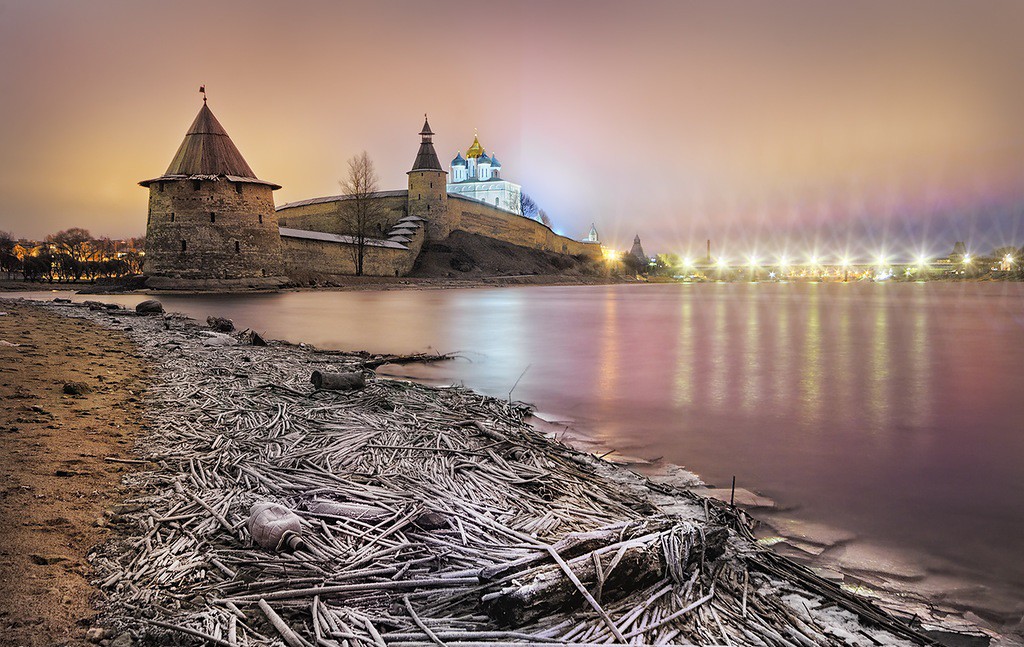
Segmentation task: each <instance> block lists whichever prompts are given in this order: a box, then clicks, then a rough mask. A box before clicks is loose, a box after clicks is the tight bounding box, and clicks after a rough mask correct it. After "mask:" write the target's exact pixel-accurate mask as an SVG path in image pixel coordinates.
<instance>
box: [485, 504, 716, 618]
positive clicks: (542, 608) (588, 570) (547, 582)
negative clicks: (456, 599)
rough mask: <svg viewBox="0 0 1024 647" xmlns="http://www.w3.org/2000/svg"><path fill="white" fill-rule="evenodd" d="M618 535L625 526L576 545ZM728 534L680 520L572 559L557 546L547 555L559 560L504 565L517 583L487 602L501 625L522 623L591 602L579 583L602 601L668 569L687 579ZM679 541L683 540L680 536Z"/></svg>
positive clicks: (505, 573)
mask: <svg viewBox="0 0 1024 647" xmlns="http://www.w3.org/2000/svg"><path fill="white" fill-rule="evenodd" d="M660 525H665V524H664V522H663V523H662V524H660ZM673 534H678V535H682V538H683V541H682V542H681V544H682V546H683V548H684V550H683V551H682V553H681V554H680V553H679V551H674V550H673V549H672V548H670V547H671V546H672V545H673V543H672V542H671V541H667V539H668V538H669V537H671V536H673ZM617 536H621V531H620V532H615V531H611V532H597V533H587V536H586V537H585V538H584V537H578V541H577V542H576V543H573V547H574V548H576V549H579V548H582V547H585V546H586V547H589V546H591V545H593V544H594V543H595V542H600V541H602V540H607V539H612V538H614V537H617ZM727 538H728V531H727V530H726V529H725V528H722V527H716V528H712V529H708V530H706V531H701V530H699V529H697V528H695V527H692V526H690V527H682V526H677V527H674V528H672V529H670V530H667V531H663V532H656V533H652V534H648V535H645V536H643V537H640V538H637V539H630V540H626V541H620V542H616V543H611V544H607V545H605V546H603V547H601V548H597V549H594V550H591V551H589V552H585V553H583V554H582V555H580V556H578V557H575V558H573V559H567V558H566V556H564V555H560V554H559V553H558V552H557V550H556V549H555V548H554V547H552V548H550V549H548V551H547V553H548V554H547V555H544V556H543V557H544V558H547V557H549V556H550V557H551V558H554V559H555V560H556V562H557V563H556V564H554V565H550V564H545V565H541V566H534V567H533V568H530V569H529V570H526V571H523V572H514V571H512V572H510V571H509V570H508V569H499V570H498V571H497V572H499V573H501V574H502V575H503V576H504V579H506V580H507V579H509V578H514V584H512V585H511V586H506V587H503V588H502V589H501V590H500V591H499V592H497V593H492V594H489V595H485V596H484V598H483V606H484V609H485V610H486V612H487V615H488V616H490V617H491V618H492V619H493V620H494V621H495V622H497V623H498V624H499V625H501V626H511V627H521V626H523V625H525V624H527V623H530V622H533V621H535V620H538V619H540V618H543V617H546V616H548V615H551V614H553V613H565V612H568V611H573V610H576V609H580V608H582V607H584V606H586V604H587V602H588V600H587V595H586V593H585V592H584V591H583V589H581V588H580V584H582V586H583V587H585V589H586V590H587V591H588V592H590V594H591V596H592V598H593V600H594V601H596V602H598V603H600V602H601V601H602V600H606V601H615V600H619V599H622V598H624V597H627V596H630V595H634V594H636V593H637V592H639V591H643V590H644V589H646V588H647V587H649V586H650V585H652V584H654V583H656V582H658V581H660V580H662V579H663V578H664V577H666V576H667V575H668V574H669V573H674V576H675V577H676V578H677V579H679V580H680V582H679V583H680V584H683V583H684V582H685V580H684V578H682V577H680V575H681V574H683V573H686V575H687V577H689V576H690V575H691V574H692V573H693V568H694V567H699V566H700V564H701V563H702V562H704V561H705V560H707V561H708V562H710V561H711V560H713V559H714V558H717V557H719V556H721V554H722V553H723V552H724V548H725V540H726V539H727ZM676 539H677V540H678V537H677V538H676ZM570 543H572V542H570ZM676 545H679V542H678V541H677V542H676ZM549 561H550V560H549ZM569 571H571V575H570V573H569Z"/></svg>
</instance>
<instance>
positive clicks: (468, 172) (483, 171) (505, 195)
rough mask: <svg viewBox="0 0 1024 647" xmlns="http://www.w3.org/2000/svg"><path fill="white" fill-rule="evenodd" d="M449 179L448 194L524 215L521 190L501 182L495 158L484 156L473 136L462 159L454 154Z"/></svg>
mask: <svg viewBox="0 0 1024 647" xmlns="http://www.w3.org/2000/svg"><path fill="white" fill-rule="evenodd" d="M448 177H449V179H450V180H451V181H450V182H449V183H448V193H456V194H458V195H462V196H466V197H467V198H472V199H473V200H479V201H480V202H486V203H487V204H490V205H494V206H495V207H498V208H499V209H504V210H505V211H509V212H511V213H517V214H519V215H522V213H523V212H522V206H521V204H520V202H519V196H520V195H521V194H522V187H521V186H519V185H518V184H515V183H513V182H509V181H508V180H503V179H501V162H499V161H498V158H497V157H496V156H494V154H491V155H487V151H485V150H484V147H483V146H481V145H480V139H479V138H478V137H477V136H476V135H474V136H473V145H472V146H470V147H469V150H467V151H466V156H465V157H463V156H462V153H456V154H455V159H453V160H452V163H451V173H450V174H449V175H448Z"/></svg>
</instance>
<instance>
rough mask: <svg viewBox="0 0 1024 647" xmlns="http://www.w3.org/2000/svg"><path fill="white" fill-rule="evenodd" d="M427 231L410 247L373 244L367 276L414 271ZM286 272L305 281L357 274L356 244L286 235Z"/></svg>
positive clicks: (367, 253) (366, 253)
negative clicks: (397, 247) (402, 247)
mask: <svg viewBox="0 0 1024 647" xmlns="http://www.w3.org/2000/svg"><path fill="white" fill-rule="evenodd" d="M424 235H425V232H424V230H423V229H422V228H421V229H419V230H417V231H416V233H415V234H414V235H413V237H412V241H411V242H409V243H406V245H407V246H408V247H409V249H395V248H391V247H372V246H369V245H367V246H366V247H365V248H364V250H363V274H365V275H366V276H405V275H406V274H408V273H409V272H411V271H412V266H413V263H414V262H416V257H417V256H418V255H419V253H420V248H421V247H422V246H423V238H424ZM281 243H282V246H283V249H284V259H285V271H286V272H287V273H288V276H289V277H291V278H293V279H295V280H297V281H300V282H305V281H308V280H309V279H311V278H316V277H318V276H330V275H332V274H334V275H349V276H351V275H353V274H355V273H356V261H355V256H354V254H353V246H352V245H347V244H344V243H336V242H330V241H319V240H310V239H307V238H292V237H289V236H282V237H281Z"/></svg>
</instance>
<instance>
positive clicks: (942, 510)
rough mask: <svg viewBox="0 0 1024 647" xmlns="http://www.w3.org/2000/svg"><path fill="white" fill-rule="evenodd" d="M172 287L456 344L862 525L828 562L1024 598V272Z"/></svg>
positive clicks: (413, 342)
mask: <svg viewBox="0 0 1024 647" xmlns="http://www.w3.org/2000/svg"><path fill="white" fill-rule="evenodd" d="M10 296H19V295H18V294H17V293H15V294H11V295H10ZM23 296H30V295H28V294H24V295H23ZM31 296H43V295H31ZM47 296H52V295H47ZM76 298H77V299H79V300H81V299H86V298H99V299H102V300H106V301H118V302H121V303H125V304H134V303H135V302H137V301H139V300H141V299H143V298H146V297H142V296H138V295H131V296H120V297H115V296H101V297H76ZM160 299H161V300H162V301H163V302H164V304H165V306H166V307H167V308H168V309H169V310H176V311H180V312H184V313H186V314H189V315H192V316H194V317H197V318H200V319H205V317H206V315H208V314H216V315H219V316H225V317H229V318H232V319H234V321H235V323H236V325H238V326H239V327H240V328H245V327H251V328H254V329H256V330H258V331H260V332H261V333H264V334H265V335H266V336H268V337H271V338H280V339H287V340H290V341H295V342H300V341H301V342H308V343H312V344H315V345H317V346H320V347H324V348H338V349H365V350H369V351H372V352H380V353H385V352H388V353H406V352H413V351H425V350H436V351H439V352H450V351H459V352H461V353H462V354H463V355H464V357H465V359H464V360H459V361H455V362H448V363H443V364H437V365H432V366H430V367H426V368H418V369H412V370H414V371H415V376H416V377H418V378H422V379H430V380H436V381H448V382H460V383H464V384H465V385H466V386H469V387H471V388H474V389H476V390H478V391H481V392H484V393H488V394H491V395H495V396H500V397H508V395H509V391H510V390H512V389H513V386H514V391H512V396H513V397H514V398H515V399H518V400H523V401H527V402H531V403H534V404H535V405H536V406H537V407H538V409H539V410H540V411H543V412H549V414H550V415H554V416H555V417H556V418H560V419H565V420H570V421H572V422H571V426H572V427H573V428H574V433H575V434H576V435H581V436H583V437H586V438H589V439H592V440H593V441H595V442H597V443H600V444H601V445H602V446H606V447H612V448H615V449H617V450H619V451H620V452H622V453H624V454H629V455H634V456H641V457H648V458H652V457H663V460H664V461H668V462H671V463H675V464H679V465H683V466H685V467H686V468H688V469H690V470H692V471H694V472H696V473H698V474H700V475H701V477H702V478H704V479H705V480H706V481H708V482H710V483H713V484H718V485H723V486H728V484H729V481H730V480H731V478H732V477H733V476H734V475H735V476H736V477H737V481H738V485H740V486H744V487H747V488H750V489H752V490H756V491H757V492H759V493H762V494H764V495H766V496H769V497H771V498H772V499H774V500H775V501H776V502H777V503H778V504H779V507H780V509H779V510H776V511H767V512H766V513H765V515H766V517H767V518H768V520H769V521H771V522H772V523H774V524H775V525H776V526H777V527H779V528H784V527H787V524H789V523H796V524H798V525H799V524H811V525H810V526H808V527H810V528H812V529H813V528H818V530H820V527H818V526H816V525H815V524H818V525H824V526H827V527H828V528H829V529H832V530H838V531H840V532H839V534H840V535H841V536H843V538H844V539H846V540H848V541H845V542H842V543H840V544H839V545H836V546H833V547H832V548H830V549H828V550H826V551H825V553H824V554H823V555H822V556H821V557H820V558H819V560H824V561H825V562H828V561H829V560H831V562H833V563H836V564H839V565H841V566H852V567H853V568H855V569H856V568H862V569H864V570H865V571H872V570H873V571H883V572H890V573H895V574H896V575H898V578H897V580H896V581H897V586H895V587H894V588H896V589H899V588H900V587H901V586H908V587H911V588H915V589H917V590H921V591H923V592H924V593H925V594H927V595H929V596H931V597H932V599H935V600H938V601H940V602H942V603H945V604H950V605H952V606H955V607H962V608H969V609H972V610H974V611H976V612H977V613H979V614H981V615H982V616H984V617H986V618H989V619H992V620H994V621H996V622H997V623H999V624H1003V623H1008V624H1009V625H1013V624H1016V622H1017V621H1018V620H1019V619H1020V618H1021V615H1022V614H1024V603H1022V600H1024V559H1021V549H1022V547H1024V478H1022V477H1024V284H1020V283H921V284H917V283H881V284H875V283H857V284H838V283H828V284H807V283H801V284H777V283H758V284H692V285H689V284H672V285H616V286H587V287H576V286H573V287H561V286H551V287H507V288H481V289H456V290H395V291H365V292H285V293H280V294H259V295H244V296H169V295H168V296H161V297H160ZM402 370H404V369H402ZM517 381H518V382H517ZM812 534H813V533H812ZM826 534H828V533H827V532H826ZM865 564H866V565H865ZM890 579H891V578H890ZM854 581H856V580H854ZM865 581H867V582H869V583H870V582H871V581H872V580H871V578H870V577H867V579H866V580H865Z"/></svg>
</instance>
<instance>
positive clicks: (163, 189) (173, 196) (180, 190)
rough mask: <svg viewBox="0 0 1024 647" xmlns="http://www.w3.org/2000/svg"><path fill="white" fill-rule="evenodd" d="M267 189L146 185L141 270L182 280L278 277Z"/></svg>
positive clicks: (277, 242)
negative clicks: (147, 205)
mask: <svg viewBox="0 0 1024 647" xmlns="http://www.w3.org/2000/svg"><path fill="white" fill-rule="evenodd" d="M283 270H284V268H283V261H282V257H281V237H280V234H279V232H278V225H277V215H276V213H275V211H274V198H273V192H272V190H271V188H270V187H269V186H267V185H264V184H250V183H236V182H231V181H228V180H225V179H223V178H221V179H219V180H216V181H213V180H202V181H200V180H196V181H193V180H174V181H164V182H154V183H153V184H152V185H150V187H149V216H148V220H147V225H146V256H145V267H144V270H143V271H144V273H145V274H146V275H147V276H150V277H154V278H157V279H159V278H160V277H165V278H172V279H185V280H205V279H217V280H220V279H229V280H230V279H258V278H264V277H280V276H282V275H283Z"/></svg>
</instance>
